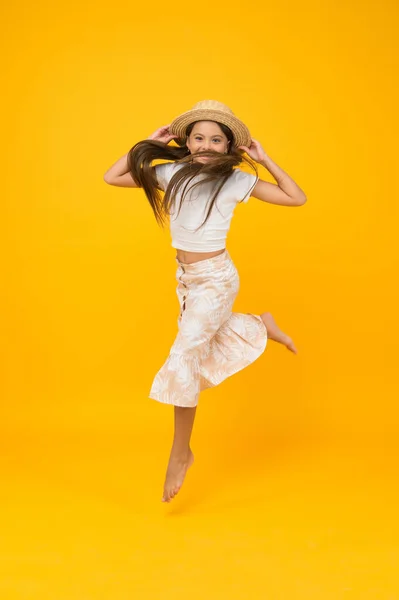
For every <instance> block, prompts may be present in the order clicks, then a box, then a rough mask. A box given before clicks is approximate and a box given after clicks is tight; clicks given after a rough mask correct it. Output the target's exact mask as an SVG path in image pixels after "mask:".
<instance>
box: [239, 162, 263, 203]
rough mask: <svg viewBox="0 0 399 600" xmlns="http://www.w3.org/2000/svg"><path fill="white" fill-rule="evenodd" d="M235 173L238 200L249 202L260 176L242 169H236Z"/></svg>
mask: <svg viewBox="0 0 399 600" xmlns="http://www.w3.org/2000/svg"><path fill="white" fill-rule="evenodd" d="M234 175H235V179H234V188H235V189H234V192H235V196H236V198H237V202H248V200H249V198H250V196H251V194H252V192H253V189H254V187H255V185H256V184H257V182H258V179H259V176H258V175H253V174H252V173H247V172H246V171H241V169H234Z"/></svg>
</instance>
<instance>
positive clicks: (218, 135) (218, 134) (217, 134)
mask: <svg viewBox="0 0 399 600" xmlns="http://www.w3.org/2000/svg"><path fill="white" fill-rule="evenodd" d="M194 135H204V134H203V133H200V132H199V131H197V133H194ZM210 137H220V138H221V137H223V136H222V135H221V134H220V133H215V135H211V136H210Z"/></svg>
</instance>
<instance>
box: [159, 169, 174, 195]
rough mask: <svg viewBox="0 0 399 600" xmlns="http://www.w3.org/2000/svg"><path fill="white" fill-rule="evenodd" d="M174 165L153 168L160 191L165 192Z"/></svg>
mask: <svg viewBox="0 0 399 600" xmlns="http://www.w3.org/2000/svg"><path fill="white" fill-rule="evenodd" d="M174 167H175V163H173V162H168V163H163V164H162V165H156V166H155V174H156V176H157V180H158V184H159V187H160V188H161V190H162V191H164V192H165V191H166V188H167V187H168V183H169V181H170V180H171V179H172V175H173V172H174Z"/></svg>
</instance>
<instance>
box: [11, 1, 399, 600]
mask: <svg viewBox="0 0 399 600" xmlns="http://www.w3.org/2000/svg"><path fill="white" fill-rule="evenodd" d="M1 12H2V14H1V21H2V36H1V42H0V44H1V55H2V61H3V68H2V77H3V86H2V87H3V93H2V98H1V104H2V116H3V125H2V134H3V135H2V140H3V141H2V148H1V152H2V162H1V164H2V178H1V180H2V189H3V194H2V196H3V202H2V207H3V210H4V214H3V217H2V219H1V229H2V236H1V238H2V245H3V248H2V258H3V269H2V271H3V291H2V297H1V314H2V348H1V351H2V367H3V370H4V372H3V376H2V387H3V394H2V397H3V400H2V406H1V409H2V418H1V432H0V436H1V439H2V447H3V451H2V481H3V486H2V495H1V496H2V499H1V501H0V508H1V523H0V525H1V530H2V540H3V541H2V545H1V547H0V554H1V559H2V561H1V565H2V566H1V569H2V573H1V577H0V591H1V596H2V598H4V599H5V600H9V599H10V600H11V599H12V600H14V599H15V600H17V599H18V600H20V599H23V600H25V599H31V598H32V599H33V598H34V599H36V598H37V599H40V600H45V599H47V598H48V599H51V600H54V599H57V600H64V599H65V600H72V599H73V600H75V599H76V600H89V599H90V600H92V599H93V600H97V599H105V598H107V599H108V598H113V599H114V600H116V599H118V600H122V599H123V600H124V599H129V600H130V599H132V598H140V599H141V598H151V599H152V598H153V599H158V598H159V599H161V598H162V599H169V598H173V599H178V598H192V599H194V598H195V599H196V598H207V599H209V600H216V599H218V600H219V599H220V598H229V599H242V598H249V599H251V600H252V599H262V600H263V599H267V600H269V599H270V600H286V599H287V600H288V599H289V600H296V599H299V598H304V599H305V598H306V599H307V600H313V599H315V600H316V599H317V600H319V599H321V598H323V600H329V599H331V600H338V599H341V598H342V599H347V598H348V599H355V598H356V599H359V600H368V599H373V600H397V599H398V598H399V576H398V575H397V565H398V564H399V551H398V533H399V527H398V521H397V501H398V479H397V476H398V470H397V458H398V443H397V440H398V416H399V414H398V413H399V411H398V385H397V361H398V350H397V336H398V329H399V328H398V316H397V307H398V292H397V278H398V245H397V231H398V197H397V157H398V152H397V145H398V144H397V139H398V126H397V125H398V123H397V106H398V83H397V73H398V47H397V42H396V41H395V40H396V39H397V28H398V8H397V5H396V3H394V2H388V1H383V2H381V3H379V4H378V5H377V4H375V3H371V2H366V3H364V2H363V3H361V2H353V1H352V2H350V3H349V4H348V3H347V2H344V1H342V0H340V1H339V2H332V1H331V2H321V3H320V2H310V1H308V0H305V2H301V3H297V2H289V1H283V2H277V3H270V4H269V3H264V2H260V1H258V2H255V3H250V4H248V5H245V4H237V5H234V4H232V3H230V2H227V1H226V0H225V1H224V2H222V3H217V2H213V3H210V2H202V3H192V2H181V0H178V1H177V2H173V3H164V2H156V3H152V4H146V3H144V4H141V3H138V4H136V3H133V2H125V1H124V0H122V1H121V2H118V3H114V4H112V3H109V2H107V3H105V2H97V3H94V2H87V3H82V2H79V3H78V2H69V3H66V2H65V3H61V4H50V3H44V2H42V1H39V3H37V4H31V3H28V2H27V1H26V0H24V1H22V2H21V3H17V4H11V3H8V5H7V6H4V7H3V8H2V11H1ZM207 98H211V99H217V100H220V101H222V102H225V103H226V104H228V105H229V106H230V107H231V108H232V110H233V111H234V112H235V113H236V114H237V115H238V116H239V117H240V118H241V119H242V120H243V121H244V122H245V123H246V124H247V125H248V127H249V128H250V131H251V134H252V136H253V137H254V138H256V139H258V140H259V141H260V142H261V143H262V144H263V146H264V148H265V150H266V152H267V153H268V154H269V155H270V156H271V158H272V159H273V160H274V161H275V162H277V164H279V165H280V166H281V167H282V168H283V169H284V170H286V171H287V172H288V173H289V174H290V175H291V176H292V177H293V178H294V180H295V181H297V183H298V184H299V185H300V186H301V187H302V189H303V190H304V191H305V193H306V194H307V198H308V201H307V204H306V205H305V206H303V207H300V208H295V209H289V208H287V207H279V206H273V205H270V204H265V203H263V202H260V201H258V200H256V199H254V198H252V199H251V200H250V201H249V203H248V204H246V205H241V206H239V207H238V208H237V210H236V213H235V217H234V219H233V222H232V227H231V230H230V234H229V238H228V249H229V251H230V254H231V255H232V257H233V260H234V262H235V264H236V265H237V268H238V270H239V273H240V276H241V290H240V294H239V296H238V298H237V301H236V304H235V310H237V311H239V312H257V313H260V312H263V311H266V310H268V311H270V312H272V314H273V315H274V316H275V318H276V320H277V322H278V324H279V325H280V326H281V327H282V329H283V330H285V331H287V333H289V334H290V335H291V336H292V337H293V339H294V341H295V343H296V345H297V347H298V351H299V354H298V355H297V356H294V355H292V354H291V353H290V352H288V351H287V350H286V349H285V348H283V347H281V346H278V345H276V344H274V343H273V342H269V343H268V347H267V350H266V353H265V354H264V355H263V356H262V357H261V358H260V359H259V360H258V361H256V363H254V364H253V365H251V366H250V367H248V369H246V370H245V371H242V372H241V373H238V374H237V375H235V376H234V377H232V378H231V379H229V380H227V381H226V382H224V383H223V384H222V385H221V386H220V387H218V388H215V389H212V390H207V391H206V392H204V394H203V396H202V397H201V400H200V408H199V410H198V414H197V420H196V423H195V427H194V434H193V450H194V454H195V455H196V463H195V465H194V467H193V469H192V470H191V472H190V473H189V475H188V477H187V481H186V483H185V485H184V487H183V489H182V490H181V492H180V494H179V496H178V497H177V498H176V499H175V500H174V501H173V504H170V505H164V504H161V502H160V499H161V495H162V484H163V477H164V471H165V468H166V464H167V458H168V452H169V448H170V442H171V435H172V424H173V418H172V408H171V407H168V406H163V405H161V404H159V403H156V402H155V401H153V400H149V399H148V397H147V394H148V391H149V388H150V385H151V383H152V379H153V377H154V375H155V373H156V371H157V370H158V368H159V367H160V366H161V364H162V363H163V361H164V360H165V358H166V356H167V354H168V351H169V348H170V345H171V343H172V341H173V338H174V335H175V333H176V327H177V316H178V303H177V297H176V293H175V287H176V281H175V279H174V277H175V269H176V264H175V260H174V256H175V251H174V250H173V248H171V246H170V238H169V233H168V232H167V231H165V232H162V230H160V229H159V228H158V226H157V225H156V223H155V219H154V217H153V214H152V212H151V209H150V206H149V204H148V202H147V200H146V198H145V196H144V194H143V192H142V191H141V190H131V189H121V188H115V187H111V186H107V185H106V184H105V183H104V182H103V173H104V172H105V171H106V169H107V168H108V167H109V166H110V165H111V164H112V163H113V162H114V161H115V160H116V159H117V158H119V157H120V156H121V155H122V154H124V153H125V152H127V151H128V150H129V149H130V148H131V147H132V146H133V144H134V143H136V142H137V141H139V140H141V139H143V138H145V137H147V136H148V135H150V134H151V133H152V132H153V131H154V130H155V129H157V128H158V127H160V126H161V125H165V124H167V123H170V122H171V120H172V119H173V118H174V117H175V116H177V115H178V114H180V113H181V112H184V111H186V110H188V109H189V108H191V107H192V105H193V104H195V102H197V101H198V100H202V99H207ZM259 170H260V176H261V177H262V178H264V179H267V180H269V181H274V180H273V178H272V177H271V176H270V174H268V172H267V171H266V170H265V169H263V168H262V167H259ZM395 507H396V508H395ZM395 571H396V572H395Z"/></svg>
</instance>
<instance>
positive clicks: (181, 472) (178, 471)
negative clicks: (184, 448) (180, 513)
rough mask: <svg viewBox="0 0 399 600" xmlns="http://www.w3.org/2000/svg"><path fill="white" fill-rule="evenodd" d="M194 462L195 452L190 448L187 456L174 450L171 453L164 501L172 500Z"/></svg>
mask: <svg viewBox="0 0 399 600" xmlns="http://www.w3.org/2000/svg"><path fill="white" fill-rule="evenodd" d="M193 462H194V454H193V453H192V451H191V449H189V451H188V454H187V456H181V455H176V456H175V455H174V454H173V451H172V453H171V455H170V459H169V464H168V469H167V472H166V479H165V485H164V491H163V498H162V502H170V501H171V500H172V498H174V497H175V496H176V494H177V492H178V491H179V490H180V488H181V486H182V485H183V481H184V478H185V476H186V473H187V469H188V468H189V467H191V465H192V464H193Z"/></svg>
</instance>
